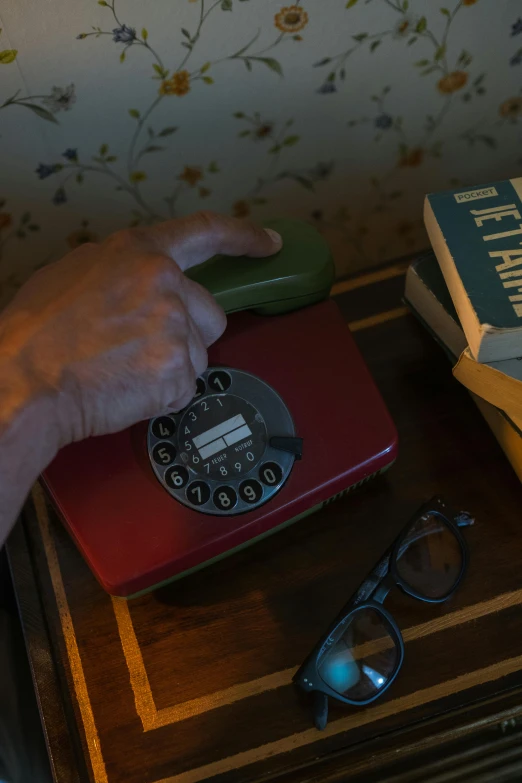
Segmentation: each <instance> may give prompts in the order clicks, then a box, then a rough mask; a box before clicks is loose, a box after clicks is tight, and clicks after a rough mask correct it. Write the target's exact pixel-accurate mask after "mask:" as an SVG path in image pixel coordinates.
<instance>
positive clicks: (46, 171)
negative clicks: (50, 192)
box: [36, 163, 61, 179]
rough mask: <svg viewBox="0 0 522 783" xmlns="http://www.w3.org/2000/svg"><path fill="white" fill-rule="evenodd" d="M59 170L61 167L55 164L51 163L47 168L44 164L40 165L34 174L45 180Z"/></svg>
mask: <svg viewBox="0 0 522 783" xmlns="http://www.w3.org/2000/svg"><path fill="white" fill-rule="evenodd" d="M60 169H61V166H60V165H58V164H57V163H53V164H52V165H51V166H48V165H47V164H46V163H40V165H39V166H38V168H37V169H36V173H37V174H38V178H39V179H47V177H50V176H52V175H53V174H56V172H57V171H60Z"/></svg>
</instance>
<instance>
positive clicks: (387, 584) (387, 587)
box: [370, 571, 396, 605]
mask: <svg viewBox="0 0 522 783" xmlns="http://www.w3.org/2000/svg"><path fill="white" fill-rule="evenodd" d="M395 584H396V580H395V577H394V576H393V574H392V573H391V571H389V572H388V573H387V574H386V576H385V577H384V579H383V580H382V582H380V583H379V584H378V585H377V587H376V589H375V592H374V593H373V594H372V595H371V596H370V598H371V600H372V601H375V603H376V604H381V605H382V604H383V603H384V602H385V600H386V597H387V595H388V593H389V592H390V591H391V590H392V589H393V588H394V587H395Z"/></svg>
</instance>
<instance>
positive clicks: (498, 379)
mask: <svg viewBox="0 0 522 783" xmlns="http://www.w3.org/2000/svg"><path fill="white" fill-rule="evenodd" d="M453 375H454V376H455V378H456V379H457V380H458V381H460V383H462V384H463V386H465V387H466V388H467V389H469V390H470V391H471V392H473V393H474V394H478V395H479V396H480V397H482V398H483V399H484V400H487V402H490V403H491V404H492V405H495V406H496V407H497V408H501V409H502V410H503V411H504V412H505V413H507V415H508V416H509V417H510V418H511V419H512V420H513V421H514V422H515V423H516V424H517V426H518V427H519V428H522V359H505V360H504V361H503V362H488V363H480V362H477V361H475V359H474V358H473V356H472V355H471V351H470V350H469V348H466V349H465V350H464V351H463V352H462V354H461V356H460V359H459V360H458V362H457V364H456V365H455V367H454V368H453Z"/></svg>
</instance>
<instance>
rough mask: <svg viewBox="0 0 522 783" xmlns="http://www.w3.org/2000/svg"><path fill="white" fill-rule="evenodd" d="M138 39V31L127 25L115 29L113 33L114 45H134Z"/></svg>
mask: <svg viewBox="0 0 522 783" xmlns="http://www.w3.org/2000/svg"><path fill="white" fill-rule="evenodd" d="M135 39H136V30H135V29H134V28H133V27H128V26H127V25H126V24H122V25H121V26H120V27H115V28H114V30H113V31H112V40H113V41H114V43H126V44H128V43H132V42H133V41H134V40H135Z"/></svg>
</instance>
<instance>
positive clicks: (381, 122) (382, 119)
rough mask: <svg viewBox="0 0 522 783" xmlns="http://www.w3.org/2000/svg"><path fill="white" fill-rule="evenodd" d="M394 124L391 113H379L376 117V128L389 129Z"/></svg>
mask: <svg viewBox="0 0 522 783" xmlns="http://www.w3.org/2000/svg"><path fill="white" fill-rule="evenodd" d="M392 125H393V119H392V118H391V117H390V115H389V114H379V116H378V117H376V118H375V127H376V128H380V129H381V130H388V128H391V126H392Z"/></svg>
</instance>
